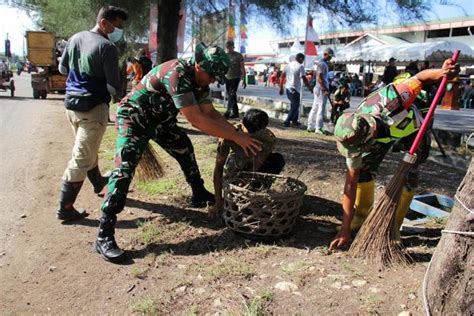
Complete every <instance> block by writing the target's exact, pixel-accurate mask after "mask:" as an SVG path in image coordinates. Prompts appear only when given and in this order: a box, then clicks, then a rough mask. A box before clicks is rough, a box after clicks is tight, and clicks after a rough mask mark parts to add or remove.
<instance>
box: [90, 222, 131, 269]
mask: <svg viewBox="0 0 474 316" xmlns="http://www.w3.org/2000/svg"><path fill="white" fill-rule="evenodd" d="M116 223H117V215H109V214H106V213H102V217H101V218H100V219H99V233H98V234H97V240H96V241H95V250H96V251H97V252H98V253H99V254H100V255H101V256H102V257H103V258H104V259H105V260H107V261H110V262H119V261H121V260H122V259H123V257H124V252H123V250H122V249H120V248H119V247H118V246H117V243H116V242H115V237H114V235H115V224H116Z"/></svg>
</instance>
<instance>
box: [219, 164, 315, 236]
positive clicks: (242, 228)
mask: <svg viewBox="0 0 474 316" xmlns="http://www.w3.org/2000/svg"><path fill="white" fill-rule="evenodd" d="M306 189H307V188H306V185H305V184H304V183H303V182H301V181H299V180H297V179H293V178H289V177H284V176H280V175H274V174H267V173H257V172H240V173H238V174H237V176H236V177H234V178H232V179H229V180H227V181H226V182H225V183H224V190H223V192H224V214H223V217H224V222H225V223H226V225H227V227H229V228H230V229H231V230H233V231H235V232H238V233H242V234H245V235H250V236H262V237H282V236H285V235H288V234H289V233H290V232H291V230H292V229H293V226H294V225H295V223H296V220H297V218H298V215H299V211H300V207H301V204H302V203H303V196H304V194H305V192H306Z"/></svg>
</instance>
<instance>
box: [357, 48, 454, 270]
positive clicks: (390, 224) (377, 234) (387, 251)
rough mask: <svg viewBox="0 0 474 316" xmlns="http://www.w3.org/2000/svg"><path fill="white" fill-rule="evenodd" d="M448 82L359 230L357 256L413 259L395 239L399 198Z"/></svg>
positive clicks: (392, 261) (380, 261)
mask: <svg viewBox="0 0 474 316" xmlns="http://www.w3.org/2000/svg"><path fill="white" fill-rule="evenodd" d="M458 57H459V50H456V51H455V52H454V54H453V56H452V58H451V59H452V61H453V63H456V62H457V59H458ZM447 83H448V78H447V77H444V78H443V80H442V81H441V84H440V86H439V88H438V91H437V92H436V95H435V97H434V99H433V102H432V103H431V106H430V109H429V111H428V113H427V115H426V117H425V119H424V120H423V124H422V125H421V127H420V130H419V131H418V134H417V135H416V138H415V141H414V142H413V144H412V146H411V148H410V151H409V152H408V153H407V154H405V157H403V160H402V161H401V162H400V164H399V165H398V169H397V172H396V173H395V174H394V175H393V177H392V179H390V182H389V184H388V185H387V187H386V188H385V190H384V192H383V193H382V196H381V197H380V199H379V201H378V203H377V205H376V207H375V208H374V209H373V210H372V212H370V214H369V216H368V217H367V219H366V220H365V222H364V224H363V225H362V227H361V229H360V230H359V233H358V234H357V236H356V238H355V240H354V242H353V243H352V245H351V248H350V249H349V253H350V254H351V255H352V256H353V257H360V258H363V259H369V260H370V261H372V262H373V263H375V264H376V265H378V266H379V267H390V266H394V265H397V264H400V265H403V264H407V263H408V262H409V257H408V256H407V254H405V252H404V249H403V247H402V246H401V244H400V243H399V242H398V241H396V240H395V218H396V210H397V206H398V200H399V199H400V196H401V193H402V188H403V186H404V185H405V180H406V177H407V174H408V171H409V170H410V168H411V167H412V166H413V165H414V163H415V161H416V154H415V152H416V150H417V149H418V146H419V144H420V141H421V139H422V138H423V135H424V134H425V132H426V130H427V128H428V125H429V123H430V121H431V118H432V117H433V114H434V111H435V109H436V105H437V104H438V102H439V100H440V98H441V95H442V94H443V93H444V90H445V89H446V85H447Z"/></svg>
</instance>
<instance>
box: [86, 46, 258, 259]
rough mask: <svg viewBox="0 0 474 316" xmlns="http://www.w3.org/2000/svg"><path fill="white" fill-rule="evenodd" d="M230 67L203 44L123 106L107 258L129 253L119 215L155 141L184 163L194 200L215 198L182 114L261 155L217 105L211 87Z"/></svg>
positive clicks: (105, 208) (107, 213) (100, 244)
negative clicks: (117, 233)
mask: <svg viewBox="0 0 474 316" xmlns="http://www.w3.org/2000/svg"><path fill="white" fill-rule="evenodd" d="M228 66H229V59H228V57H227V55H226V54H225V52H224V50H223V49H222V48H220V47H217V46H213V47H209V48H207V47H205V46H204V45H203V44H199V45H198V46H197V47H196V52H195V55H194V57H193V58H191V60H190V61H186V60H183V59H175V60H170V61H168V62H165V63H163V64H161V65H158V66H157V67H155V68H153V69H152V70H151V71H150V72H149V73H148V74H147V75H146V76H145V77H144V78H143V79H142V81H141V82H140V83H139V84H138V85H137V86H136V87H135V89H134V90H133V91H132V92H131V93H130V94H129V95H127V96H126V97H125V98H124V99H123V100H122V101H121V103H120V104H119V107H118V109H117V119H116V122H117V123H116V125H117V130H118V137H117V141H116V152H115V166H116V168H115V169H114V170H113V172H112V174H111V176H110V179H109V183H108V193H107V195H106V198H105V200H104V202H103V203H102V207H101V209H102V217H101V218H100V226H99V233H98V237H97V240H96V243H95V248H96V250H97V251H98V252H99V253H100V254H101V255H102V256H103V257H104V259H106V260H109V261H112V262H116V261H119V260H121V259H122V258H123V254H124V252H123V251H122V250H121V249H120V248H119V247H118V246H117V244H116V242H115V238H114V230H115V224H116V221H117V214H118V213H120V212H121V211H122V209H123V208H124V206H125V200H126V198H127V192H128V188H129V185H130V183H131V181H132V178H133V175H134V172H135V168H136V166H137V164H138V162H139V161H140V157H141V155H142V153H143V151H144V150H145V147H146V146H147V144H148V141H149V140H150V139H152V140H154V141H155V142H156V143H158V144H159V145H160V146H162V147H163V148H164V149H165V150H166V151H167V152H168V153H169V154H170V155H172V156H173V157H174V158H175V159H176V160H177V161H178V162H179V164H180V166H181V168H182V170H183V172H184V174H185V176H186V180H187V181H188V183H190V185H191V187H192V190H193V197H198V199H202V200H208V199H210V195H211V194H210V193H209V192H207V190H206V189H205V188H204V186H203V180H202V179H201V175H200V173H199V169H198V167H197V164H196V160H195V157H194V151H193V147H192V144H191V141H190V140H189V138H188V137H187V135H186V133H185V132H184V131H183V130H182V129H181V128H179V127H178V126H177V124H176V123H177V119H176V116H177V115H178V113H180V112H181V113H182V114H183V115H184V117H185V118H186V119H187V120H188V121H189V122H190V123H191V124H192V125H193V126H195V127H196V128H198V129H200V130H202V131H203V132H205V133H207V134H210V135H213V136H218V137H224V138H226V139H230V140H232V141H234V142H235V143H236V144H238V145H239V146H241V148H242V149H243V151H244V152H245V153H246V155H254V154H256V153H257V152H258V151H259V150H260V142H259V141H258V140H255V139H253V138H251V137H250V136H248V135H247V134H245V133H242V132H238V131H235V130H234V128H233V126H232V125H231V124H229V123H228V122H227V121H226V120H225V119H224V117H223V116H222V115H220V114H219V113H218V112H217V111H216V110H215V109H214V107H213V106H212V101H211V98H210V89H209V84H210V83H212V82H214V81H215V80H217V81H218V82H219V83H221V84H222V83H223V82H224V80H225V77H224V76H225V74H226V72H227V69H228ZM199 196H200V198H199ZM203 196H204V197H203ZM211 196H212V195H211ZM212 198H213V196H212ZM197 202H199V201H197Z"/></svg>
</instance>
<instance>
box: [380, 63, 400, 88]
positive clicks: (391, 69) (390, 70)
mask: <svg viewBox="0 0 474 316" xmlns="http://www.w3.org/2000/svg"><path fill="white" fill-rule="evenodd" d="M395 61H397V60H396V59H395V58H393V57H391V58H390V59H389V60H388V65H387V66H386V67H385V70H384V72H383V77H382V81H383V83H385V85H388V84H390V83H392V82H393V79H395V77H396V76H397V75H398V71H397V66H395Z"/></svg>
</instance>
